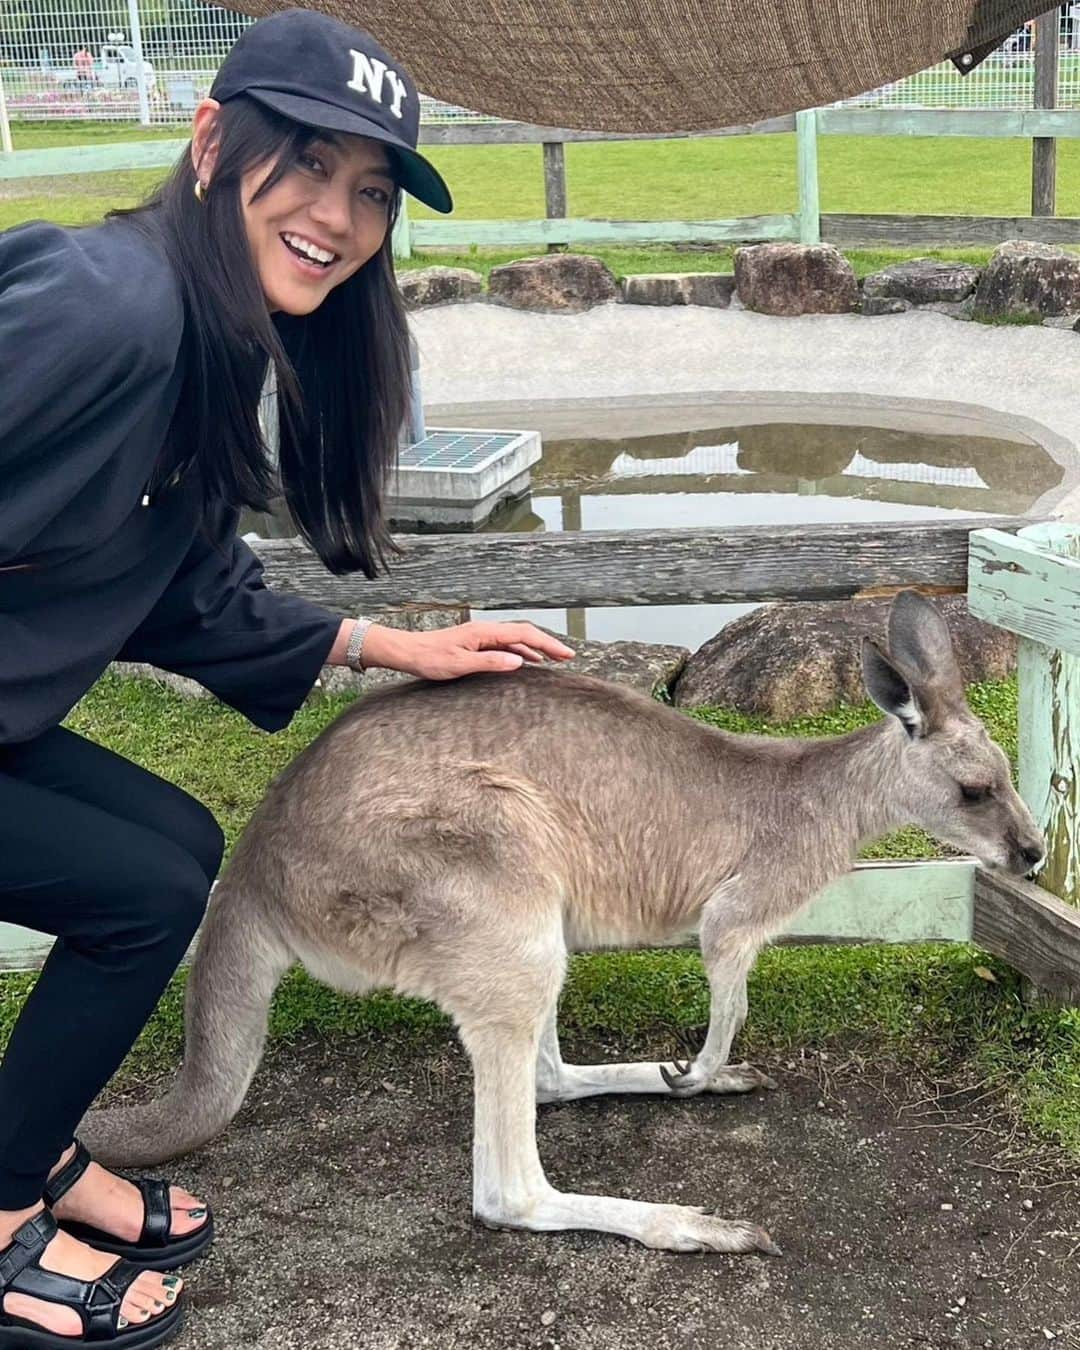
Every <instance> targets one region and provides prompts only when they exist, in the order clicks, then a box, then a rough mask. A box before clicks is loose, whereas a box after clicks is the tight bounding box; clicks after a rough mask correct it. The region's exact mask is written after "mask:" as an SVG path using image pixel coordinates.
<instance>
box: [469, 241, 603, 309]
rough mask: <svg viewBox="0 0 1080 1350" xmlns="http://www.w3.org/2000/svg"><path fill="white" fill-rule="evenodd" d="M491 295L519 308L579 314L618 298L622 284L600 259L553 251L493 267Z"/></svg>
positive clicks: (492, 297)
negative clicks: (619, 283)
mask: <svg viewBox="0 0 1080 1350" xmlns="http://www.w3.org/2000/svg"><path fill="white" fill-rule="evenodd" d="M488 296H489V298H490V299H492V300H496V301H498V302H499V303H500V304H504V305H512V306H513V307H514V308H515V309H532V310H541V311H545V312H550V311H565V312H567V313H579V312H580V311H581V310H584V309H591V308H592V307H593V306H594V305H602V304H604V303H606V302H607V301H609V300H617V299H618V298H619V286H618V282H616V280H615V277H614V274H613V273H612V272H611V270H610V269H609V268H608V267H607V266H605V264H604V263H602V262H601V261H600V259H599V258H589V257H586V256H585V255H584V254H581V253H549V254H547V255H546V256H545V257H543V258H522V259H521V260H520V261H519V262H512V263H504V264H503V266H501V267H493V268H492V269H491V275H490V276H489V277H488Z"/></svg>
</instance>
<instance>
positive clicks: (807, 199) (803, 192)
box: [795, 108, 821, 244]
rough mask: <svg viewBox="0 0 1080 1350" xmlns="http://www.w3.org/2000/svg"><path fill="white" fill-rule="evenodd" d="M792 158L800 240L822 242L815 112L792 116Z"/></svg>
mask: <svg viewBox="0 0 1080 1350" xmlns="http://www.w3.org/2000/svg"><path fill="white" fill-rule="evenodd" d="M795 156H796V161H797V165H798V174H799V241H800V243H803V244H820V243H821V197H820V194H819V190H818V163H817V109H816V108H809V109H807V110H806V111H805V112H800V113H796V114H795Z"/></svg>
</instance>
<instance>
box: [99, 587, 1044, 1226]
mask: <svg viewBox="0 0 1080 1350" xmlns="http://www.w3.org/2000/svg"><path fill="white" fill-rule="evenodd" d="M866 660H867V676H868V684H869V687H870V690H871V693H872V695H873V696H874V697H875V699H876V700H877V701H878V702H879V703H880V705H881V706H882V707H883V709H884V710H885V711H886V712H888V713H889V714H891V715H890V716H887V717H886V718H884V719H883V720H882V721H879V722H876V723H875V724H874V725H872V726H870V727H866V728H863V729H861V730H859V731H855V732H853V733H851V734H850V735H847V736H842V737H837V738H834V739H831V740H825V741H820V740H817V741H801V740H780V739H772V738H768V737H756V736H732V735H729V734H726V733H724V732H721V731H718V730H716V729H714V728H711V727H709V726H706V725H704V724H703V723H700V722H697V721H694V720H692V719H690V718H688V717H686V716H685V715H683V714H680V713H677V712H675V711H674V710H672V709H670V708H666V707H664V706H662V705H660V704H658V703H656V702H653V701H652V700H650V699H648V698H645V697H644V696H642V695H639V694H636V693H634V692H632V691H629V690H626V689H623V688H619V687H616V686H613V685H609V684H606V683H603V682H601V681H598V680H594V679H589V678H586V677H584V676H577V675H573V674H570V673H568V672H565V671H558V672H556V671H552V670H548V669H543V668H525V669H523V670H521V671H520V672H519V673H517V674H514V675H509V676H508V675H498V674H493V675H484V676H472V677H468V678H465V679H460V680H456V681H453V682H450V683H443V684H427V683H421V682H414V683H411V684H407V685H402V686H397V687H394V688H390V689H387V690H385V691H382V692H379V693H376V694H373V695H371V696H369V697H367V698H365V699H363V700H361V701H359V702H358V703H356V704H355V705H353V706H352V707H351V708H349V709H348V710H347V711H346V712H345V713H344V714H343V715H342V716H341V717H340V718H339V719H338V720H337V721H336V722H335V723H334V724H333V725H332V726H330V727H328V728H327V729H326V730H325V731H324V732H323V733H322V734H321V735H320V736H319V737H318V738H317V739H316V740H315V741H314V742H313V743H312V744H311V745H310V746H308V747H307V749H306V750H304V751H303V753H302V754H300V755H298V756H297V758H296V759H295V760H294V761H293V762H292V763H291V764H290V765H289V766H288V768H287V769H286V770H285V771H284V772H283V773H282V774H281V775H280V776H279V778H278V779H277V780H276V782H275V783H274V784H273V786H272V787H271V788H270V790H269V792H268V793H267V795H266V797H265V799H264V800H263V802H262V803H261V804H260V806H259V808H258V810H257V811H256V812H255V814H254V816H253V817H252V820H251V822H250V824H249V825H248V827H247V829H246V831H245V832H244V835H243V837H242V839H241V840H240V842H239V844H238V845H237V848H236V850H235V852H234V854H233V857H232V859H231V860H230V863H229V866H228V868H227V870H226V871H225V874H224V875H223V877H222V879H221V882H220V884H219V885H218V887H217V891H216V893H215V897H214V900H213V903H212V906H211V911H210V915H209V917H208V919H207V923H206V925H205V928H204V932H203V935H202V938H201V941H200V944H199V948H198V953H197V956H196V959H195V964H194V969H193V972H192V976H191V981H190V984H189V992H188V1001H187V1053H186V1057H185V1060H184V1064H183V1068H182V1071H181V1073H180V1076H179V1078H178V1080H177V1083H176V1085H175V1087H174V1088H173V1090H172V1091H171V1092H170V1093H169V1094H168V1095H167V1096H166V1097H165V1098H164V1099H163V1100H162V1101H160V1102H156V1103H153V1104H151V1105H150V1106H147V1107H137V1108H134V1109H131V1110H124V1111H107V1112H98V1113H92V1114H91V1115H90V1116H89V1117H88V1118H87V1120H86V1121H85V1122H84V1124H83V1129H82V1133H83V1135H84V1137H85V1138H86V1140H87V1142H88V1144H89V1145H90V1147H91V1148H92V1149H93V1151H94V1152H95V1153H96V1154H97V1155H98V1156H99V1157H100V1158H101V1159H102V1160H103V1161H109V1162H116V1163H127V1164H147V1163H155V1162H158V1161H160V1160H162V1159H164V1158H169V1157H173V1156H175V1155H177V1154H180V1153H183V1152H186V1151H188V1150H190V1149H192V1148H195V1147H197V1146H199V1145H201V1144H203V1143H205V1142H206V1141H207V1140H208V1139H210V1138H212V1137H213V1136H214V1135H215V1134H217V1133H218V1132H219V1131H220V1130H221V1129H223V1128H224V1126H225V1125H226V1124H227V1123H228V1121H229V1120H230V1119H231V1118H232V1116H233V1115H234V1114H235V1112H236V1111H237V1110H238V1108H239V1106H240V1104H241V1102H242V1100H243V1097H244V1094H245V1092H246V1090H247V1087H248V1085H249V1083H250V1081H251V1077H252V1074H253V1073H254V1070H255V1068H256V1066H257V1063H258V1060H259V1058H260V1055H261V1053H262V1046H263V1040H264V1036H265V1027H266V1014H267V1008H268V1005H269V1001H270V996H271V993H272V991H273V988H274V986H275V985H276V983H277V981H278V979H279V978H280V976H281V974H282V972H283V971H284V970H285V968H286V967H287V965H288V964H289V963H290V962H292V961H294V960H299V961H301V962H303V964H304V965H305V966H306V967H307V969H308V970H309V971H310V972H311V973H312V974H313V975H315V976H316V977H317V978H319V979H322V980H325V981H327V982H328V983H330V984H332V985H335V986H336V987H338V988H341V989H346V990H349V991H360V990H364V989H369V988H372V987H375V986H378V985H391V986H393V987H394V988H396V989H397V990H399V991H400V992H402V993H405V994H410V995H414V996H418V997H422V998H430V999H433V1000H434V1001H436V1002H437V1003H438V1004H439V1005H440V1006H441V1007H443V1008H444V1009H445V1010H446V1011H447V1012H448V1013H450V1014H451V1016H453V1018H454V1020H455V1022H456V1024H457V1026H458V1029H459V1033H460V1035H461V1038H462V1041H463V1042H464V1044H465V1046H466V1049H467V1050H468V1052H469V1054H470V1056H471V1057H472V1060H473V1067H474V1074H475V1081H476V1132H475V1149H474V1197H473V1207H474V1213H475V1214H476V1215H477V1217H478V1218H480V1219H481V1220H483V1221H484V1222H487V1223H490V1224H495V1225H499V1226H508V1227H509V1226H517V1227H526V1228H538V1229H558V1228H575V1227H576V1228H595V1229H599V1230H602V1231H608V1232H619V1233H623V1234H626V1235H628V1236H631V1237H634V1238H636V1239H637V1240H639V1241H641V1242H644V1243H646V1244H647V1245H649V1246H654V1247H663V1248H667V1249H670V1250H678V1251H690V1250H703V1249H704V1250H716V1251H745V1250H749V1249H751V1248H756V1249H759V1250H762V1251H774V1250H776V1249H775V1247H774V1245H773V1243H772V1241H771V1239H770V1238H769V1237H768V1235H767V1234H765V1233H764V1232H763V1231H762V1230H761V1229H759V1228H757V1227H755V1226H754V1225H753V1224H748V1223H745V1222H731V1221H726V1220H723V1219H718V1218H715V1217H713V1216H711V1215H705V1214H703V1213H702V1212H701V1211H698V1210H696V1209H692V1208H688V1207H685V1206H671V1205H645V1204H639V1203H638V1202H635V1201H626V1200H614V1199H608V1198H606V1197H600V1196H575V1195H570V1194H564V1193H560V1192H557V1191H555V1190H554V1189H553V1188H552V1187H551V1186H550V1185H549V1184H548V1182H547V1180H546V1178H545V1177H544V1174H543V1172H542V1170H541V1168H540V1163H539V1157H538V1155H537V1153H536V1144H535V1129H534V1111H535V1101H536V1100H541V1101H552V1100H565V1099H568V1098H572V1097H579V1096H585V1095H590V1094H592V1093H597V1092H610V1091H642V1092H653V1093H659V1094H663V1095H668V1096H672V1095H676V1096H687V1095H693V1094H695V1093H699V1092H704V1091H715V1092H733V1091H734V1092H739V1091H748V1090H750V1089H752V1088H754V1087H756V1086H770V1085H771V1080H769V1079H767V1078H766V1077H765V1076H764V1075H763V1074H761V1073H759V1072H758V1070H756V1069H752V1068H751V1067H750V1066H749V1065H745V1064H744V1065H731V1064H729V1063H728V1052H729V1050H730V1046H731V1040H732V1037H733V1036H734V1034H735V1032H736V1031H737V1030H738V1028H739V1026H740V1025H741V1023H742V1020H743V1019H744V1018H745V1014H746V973H747V971H748V970H749V968H750V966H751V965H752V964H753V960H754V957H755V955H756V953H757V951H758V949H759V948H760V946H761V945H762V943H764V942H765V941H766V940H767V939H768V938H769V937H770V936H771V935H773V934H775V933H776V932H777V931H779V930H780V929H782V928H783V927H784V926H785V925H786V924H787V923H788V921H789V920H790V919H791V918H792V917H793V916H794V915H795V913H796V912H797V911H798V910H799V909H800V908H802V906H804V905H805V904H806V903H807V902H808V901H809V900H810V899H811V898H812V897H813V896H814V895H815V894H817V892H819V891H820V890H821V889H822V888H823V887H824V886H826V885H827V884H828V883H829V882H831V881H832V880H834V879H835V878H837V877H838V876H840V875H841V874H842V873H844V872H846V871H847V870H848V869H849V867H850V865H851V861H852V859H853V857H854V855H855V853H856V851H857V849H858V847H859V845H860V844H862V843H864V842H866V841H869V840H871V839H874V838H876V837H878V836H880V835H882V834H884V833H885V832H886V831H888V830H890V829H892V828H895V827H898V826H900V825H904V824H908V823H915V824H920V825H922V826H924V827H925V828H927V829H928V830H930V831H931V832H933V833H935V834H936V835H938V836H939V837H940V838H942V839H945V840H947V841H948V842H950V843H953V844H955V845H957V846H958V847H960V848H961V849H964V850H965V851H970V852H973V853H975V854H977V855H978V856H979V857H980V858H981V859H982V860H983V861H984V862H985V863H986V864H988V865H990V866H994V867H1002V868H1008V869H1009V870H1012V871H1016V872H1026V871H1029V870H1031V868H1032V867H1033V866H1034V865H1035V861H1036V855H1037V854H1039V855H1041V852H1042V848H1043V841H1042V838H1041V836H1040V835H1039V832H1038V830H1037V828H1036V826H1035V823H1034V821H1033V819H1032V817H1031V815H1030V814H1029V812H1028V811H1027V808H1026V807H1025V806H1024V805H1023V803H1022V802H1021V801H1020V799H1019V797H1018V796H1017V794H1016V793H1015V791H1014V790H1013V787H1012V785H1011V782H1010V778H1009V767H1008V763H1007V761H1006V759H1005V757H1004V755H1003V754H1002V753H1001V751H1000V750H999V749H998V748H997V747H996V746H995V745H993V743H992V742H991V741H990V739H989V737H988V736H987V734H986V732H985V729H984V728H983V727H982V725H981V723H980V722H979V721H978V720H977V719H976V718H975V717H974V716H973V715H972V714H971V712H970V711H969V710H968V708H967V705H966V703H965V699H964V692H963V687H962V685H961V683H960V676H959V672H958V670H957V668H956V664H955V661H954V660H953V658H952V651H951V647H950V645H949V640H948V631H947V629H946V627H945V625H944V623H943V622H942V620H941V618H940V616H939V615H938V614H937V612H936V611H935V610H934V608H933V606H932V605H931V604H930V603H929V602H928V601H926V600H924V599H922V598H921V597H920V596H918V595H916V594H915V593H914V592H907V593H904V594H902V595H900V596H899V597H898V598H897V601H896V602H895V604H894V606H893V610H892V613H891V616H890V632H889V644H888V650H887V651H882V650H881V649H874V650H873V651H872V652H868V653H867V654H866ZM961 786H963V787H966V788H967V789H968V790H969V793H970V792H971V791H972V790H975V791H976V795H978V794H979V793H981V792H982V790H983V789H989V794H988V795H987V796H986V797H985V800H978V801H968V800H965V799H964V797H963V796H962V794H961ZM1025 850H1026V852H1025ZM694 931H698V932H699V934H700V941H701V947H702V955H703V959H704V961H705V966H706V970H707V972H708V975H709V980H710V986H711V990H712V1016H711V1021H710V1027H709V1033H708V1037H707V1040H706V1044H705V1046H704V1048H703V1049H702V1051H701V1053H700V1054H699V1055H697V1056H696V1057H695V1059H694V1060H693V1062H691V1063H690V1064H681V1063H680V1064H678V1065H676V1066H675V1072H674V1073H672V1072H671V1071H670V1070H669V1069H667V1068H666V1066H661V1065H659V1064H625V1065H593V1066H575V1065H567V1064H564V1063H563V1061H562V1058H561V1055H560V1053H559V1048H558V1038H557V1034H556V1030H555V1016H554V1010H555V1002H556V999H557V996H558V992H559V988H560V986H561V983H562V980H563V975H564V969H565V960H566V953H567V951H568V950H579V949H583V948H589V947H595V946H599V945H611V944H626V945H634V946H642V945H649V944H659V943H664V942H671V941H673V940H678V938H679V937H680V936H682V935H684V934H689V933H692V932H694Z"/></svg>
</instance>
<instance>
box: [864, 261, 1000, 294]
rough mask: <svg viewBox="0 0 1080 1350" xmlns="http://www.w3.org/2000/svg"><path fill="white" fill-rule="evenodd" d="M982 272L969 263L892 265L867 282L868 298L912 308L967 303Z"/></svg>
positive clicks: (871, 275) (869, 277)
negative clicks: (935, 304)
mask: <svg viewBox="0 0 1080 1350" xmlns="http://www.w3.org/2000/svg"><path fill="white" fill-rule="evenodd" d="M978 280H979V269H978V268H977V267H971V266H970V265H969V264H968V263H959V262H939V261H938V260H937V259H936V258H912V259H911V260H910V261H909V262H901V263H892V264H890V266H888V267H883V268H882V269H881V271H880V272H872V273H871V274H870V275H869V276H868V277H866V278H864V280H863V284H862V292H863V295H864V296H881V297H889V298H892V299H896V300H906V301H907V302H908V304H909V305H931V304H934V303H937V302H949V301H958V300H963V299H965V298H966V297H967V296H969V295H970V294H971V293H972V291H974V289H975V287H976V285H977V283H978Z"/></svg>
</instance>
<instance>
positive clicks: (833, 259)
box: [735, 244, 859, 315]
mask: <svg viewBox="0 0 1080 1350" xmlns="http://www.w3.org/2000/svg"><path fill="white" fill-rule="evenodd" d="M735 285H736V288H737V290H738V293H739V299H740V300H741V301H742V303H743V305H744V306H745V308H746V309H751V310H755V311H756V312H757V313H759V314H782V315H792V314H848V313H850V312H851V311H852V310H854V309H856V308H857V307H858V303H859V288H858V285H857V283H856V281H855V273H854V271H853V270H852V266H851V264H850V263H849V262H848V260H847V259H846V258H845V257H844V255H843V254H842V253H841V252H840V250H839V249H838V248H834V247H833V245H832V244H752V245H750V246H748V247H745V248H740V249H736V251H735Z"/></svg>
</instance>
